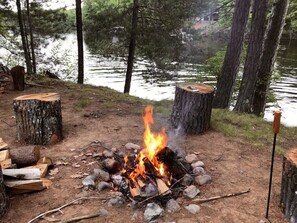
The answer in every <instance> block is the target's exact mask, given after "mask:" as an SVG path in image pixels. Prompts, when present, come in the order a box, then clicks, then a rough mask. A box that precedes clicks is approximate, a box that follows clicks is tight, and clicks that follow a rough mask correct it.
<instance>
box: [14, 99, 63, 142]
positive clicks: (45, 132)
mask: <svg viewBox="0 0 297 223" xmlns="http://www.w3.org/2000/svg"><path fill="white" fill-rule="evenodd" d="M13 106H14V111H15V116H16V128H17V139H18V140H20V141H22V142H25V143H28V144H34V145H46V144H53V143H56V142H58V141H60V140H62V138H63V135H62V115H61V102H60V96H59V95H58V94H57V93H40V94H31V95H24V96H20V97H17V98H15V99H14V101H13Z"/></svg>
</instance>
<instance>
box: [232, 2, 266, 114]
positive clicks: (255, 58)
mask: <svg viewBox="0 0 297 223" xmlns="http://www.w3.org/2000/svg"><path fill="white" fill-rule="evenodd" d="M267 3H268V0H261V1H254V5H253V17H252V23H251V30H250V35H249V45H248V49H247V57H246V61H245V65H244V71H243V76H242V81H241V85H240V89H239V94H238V98H237V103H236V105H235V108H234V110H235V111H239V112H248V113H250V112H251V111H252V105H253V98H254V92H255V89H256V81H257V76H258V69H259V67H260V60H261V56H262V52H263V43H264V34H265V21H266V11H267Z"/></svg>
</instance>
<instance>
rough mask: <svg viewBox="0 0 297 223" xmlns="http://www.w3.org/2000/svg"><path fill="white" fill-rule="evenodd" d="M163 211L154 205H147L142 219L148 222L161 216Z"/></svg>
mask: <svg viewBox="0 0 297 223" xmlns="http://www.w3.org/2000/svg"><path fill="white" fill-rule="evenodd" d="M163 213H164V210H163V209H162V208H161V207H160V206H159V205H158V204H156V203H148V204H147V206H146V208H145V211H144V219H145V221H146V222H150V221H152V220H154V219H156V218H158V217H160V216H162V215H163Z"/></svg>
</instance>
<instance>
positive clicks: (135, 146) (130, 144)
mask: <svg viewBox="0 0 297 223" xmlns="http://www.w3.org/2000/svg"><path fill="white" fill-rule="evenodd" d="M125 148H126V149H129V150H134V149H136V150H140V149H141V147H140V146H139V145H137V144H134V143H131V142H128V143H127V144H126V145H125Z"/></svg>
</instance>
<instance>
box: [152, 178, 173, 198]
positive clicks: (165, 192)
mask: <svg viewBox="0 0 297 223" xmlns="http://www.w3.org/2000/svg"><path fill="white" fill-rule="evenodd" d="M156 183H157V187H158V191H159V194H160V195H162V196H165V195H168V194H170V193H171V191H170V189H169V187H168V186H167V185H166V184H165V182H164V181H163V180H161V179H156Z"/></svg>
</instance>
